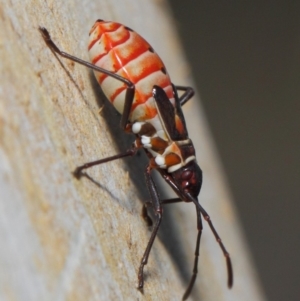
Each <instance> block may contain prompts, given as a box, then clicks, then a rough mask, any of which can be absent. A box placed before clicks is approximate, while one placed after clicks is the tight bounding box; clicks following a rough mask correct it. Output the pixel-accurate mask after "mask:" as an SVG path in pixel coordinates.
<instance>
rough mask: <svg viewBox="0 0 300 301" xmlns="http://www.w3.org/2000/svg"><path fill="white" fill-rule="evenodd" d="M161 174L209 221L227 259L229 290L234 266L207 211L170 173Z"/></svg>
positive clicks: (180, 195)
mask: <svg viewBox="0 0 300 301" xmlns="http://www.w3.org/2000/svg"><path fill="white" fill-rule="evenodd" d="M158 171H159V173H160V174H161V175H162V177H163V178H164V179H165V181H166V182H167V183H168V184H169V185H170V186H171V188H172V189H173V190H174V191H175V193H176V194H177V195H178V196H179V197H180V198H182V200H184V201H186V202H193V203H194V204H195V206H196V208H197V210H199V211H200V212H201V214H202V216H203V217H204V219H205V220H206V221H207V223H208V225H209V227H210V229H211V231H212V232H213V234H214V236H215V238H216V241H217V242H218V244H219V246H220V248H221V250H222V252H223V255H224V257H225V259H226V265H227V277H228V281H227V285H228V287H229V288H231V287H232V285H233V270H232V264H231V259H230V255H229V253H228V252H227V250H226V248H225V246H224V244H223V242H222V240H221V238H220V236H219V234H218V232H217V231H216V229H215V227H214V226H213V223H212V221H211V218H210V216H209V215H208V213H207V212H206V211H205V209H204V208H203V207H202V206H201V205H200V203H199V202H198V200H197V199H195V198H194V197H193V196H192V195H190V194H189V193H185V192H184V191H182V190H181V189H180V188H179V187H178V186H177V185H176V183H175V182H174V180H173V179H172V177H170V176H169V175H168V173H167V172H166V171H164V170H163V169H158Z"/></svg>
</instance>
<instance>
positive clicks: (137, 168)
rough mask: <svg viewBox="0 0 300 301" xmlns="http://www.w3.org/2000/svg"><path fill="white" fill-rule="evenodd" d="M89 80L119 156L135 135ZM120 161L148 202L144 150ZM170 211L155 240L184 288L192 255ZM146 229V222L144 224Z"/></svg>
mask: <svg viewBox="0 0 300 301" xmlns="http://www.w3.org/2000/svg"><path fill="white" fill-rule="evenodd" d="M89 77H90V82H91V84H92V90H93V93H94V97H95V100H96V102H97V105H98V107H99V108H102V109H101V117H99V118H103V119H104V120H105V122H106V124H107V128H108V131H109V133H110V135H111V136H112V137H114V141H115V146H116V148H117V150H116V154H118V153H122V152H124V151H125V150H127V149H129V148H130V146H131V145H132V143H133V141H134V136H133V135H128V134H126V133H124V131H123V130H122V129H121V127H120V120H121V116H120V114H119V113H118V112H117V111H116V109H115V108H114V107H113V106H112V105H111V104H110V102H109V101H108V100H107V98H106V96H105V95H104V93H103V92H102V89H101V87H100V86H99V84H98V82H97V80H96V78H95V76H94V74H93V73H92V72H90V73H89ZM99 159H101V158H99ZM123 162H124V163H125V166H126V170H127V171H128V172H129V177H130V181H132V183H133V185H134V186H135V187H136V190H137V192H138V195H137V200H140V201H141V202H146V201H148V200H150V195H149V193H148V191H147V187H146V183H145V176H144V169H145V166H146V165H147V163H148V158H147V156H146V155H145V153H144V152H143V150H142V149H141V150H140V151H139V152H138V153H137V154H136V155H135V156H133V157H132V158H125V159H123ZM133 163H134V164H133ZM108 164H109V163H108ZM95 168H97V167H95ZM98 168H101V167H98ZM82 176H83V177H85V178H87V179H88V180H90V181H91V182H93V183H94V184H95V185H97V186H98V187H99V188H101V189H105V190H106V191H107V192H108V194H109V195H111V196H112V197H113V198H115V197H114V196H113V193H112V192H111V191H110V190H109V188H105V187H106V186H105V183H100V182H99V181H98V180H96V179H94V178H92V177H91V176H89V174H88V173H83V174H82ZM154 178H155V183H156V186H157V188H158V190H159V191H160V192H162V185H160V181H162V182H163V179H162V178H161V177H158V176H154ZM162 194H163V193H162ZM137 206H139V205H138V202H137ZM191 206H192V204H191ZM140 208H141V210H142V206H140ZM173 208H174V206H172V205H167V206H164V214H163V220H162V225H161V227H160V229H159V232H158V236H157V238H156V239H159V240H160V241H161V242H162V244H163V245H164V247H165V248H166V250H167V252H168V254H169V255H170V259H171V260H172V261H173V263H174V265H175V266H176V268H177V273H178V274H179V275H180V277H181V278H182V281H183V282H184V284H185V285H187V284H188V283H189V280H190V276H191V273H192V259H193V255H194V254H193V253H192V254H188V253H187V252H186V251H185V248H184V245H183V244H182V240H181V239H180V236H178V233H180V232H179V231H178V228H179V227H180V225H179V226H178V223H176V217H175V212H174V210H173ZM149 215H150V216H151V217H153V213H152V210H151V209H150V210H149ZM141 219H142V217H141ZM145 227H147V224H146V222H145ZM196 233H197V227H196V222H195V238H196ZM145 247H146V246H145ZM151 255H152V256H151ZM151 255H150V257H151V258H155V249H153V250H152V252H151ZM140 256H141V257H142V254H140ZM150 260H151V259H150ZM152 260H153V259H152ZM148 275H149V272H147V270H146V271H145V279H146V278H148V277H147V276H148ZM197 293H198V295H199V291H198V290H197V287H195V288H194V291H193V294H197Z"/></svg>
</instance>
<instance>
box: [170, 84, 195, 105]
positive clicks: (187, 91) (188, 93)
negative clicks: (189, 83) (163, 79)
mask: <svg viewBox="0 0 300 301" xmlns="http://www.w3.org/2000/svg"><path fill="white" fill-rule="evenodd" d="M174 87H175V88H176V90H177V91H178V90H179V91H184V93H183V94H182V95H181V96H180V97H179V101H180V105H181V106H183V105H184V104H185V103H187V102H188V101H189V100H190V99H191V98H192V97H193V96H194V94H195V91H194V89H193V88H192V87H185V86H174Z"/></svg>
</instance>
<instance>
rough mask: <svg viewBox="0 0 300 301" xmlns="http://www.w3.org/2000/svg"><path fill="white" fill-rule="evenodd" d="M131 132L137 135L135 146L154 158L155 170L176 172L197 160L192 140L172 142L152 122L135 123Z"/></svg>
mask: <svg viewBox="0 0 300 301" xmlns="http://www.w3.org/2000/svg"><path fill="white" fill-rule="evenodd" d="M131 131H132V133H134V134H136V135H137V139H136V141H135V145H136V146H137V147H143V148H145V149H146V150H147V151H148V153H149V154H150V155H151V156H152V160H151V161H152V165H153V167H154V168H163V169H167V170H168V172H174V171H176V170H178V169H180V168H181V167H183V166H185V165H186V164H188V163H189V162H191V161H193V160H195V159H196V157H195V149H194V146H193V143H192V141H191V140H190V139H186V140H180V141H172V140H171V139H170V138H169V137H168V135H167V134H166V132H165V131H164V130H163V129H159V130H157V129H156V128H155V127H154V126H153V124H152V123H150V122H134V123H133V124H132V126H131Z"/></svg>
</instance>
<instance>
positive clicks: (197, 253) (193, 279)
mask: <svg viewBox="0 0 300 301" xmlns="http://www.w3.org/2000/svg"><path fill="white" fill-rule="evenodd" d="M196 211H197V228H198V234H197V242H196V249H195V260H194V268H193V275H192V278H191V280H190V283H189V286H188V288H187V289H186V291H185V293H184V295H183V297H182V300H186V299H187V298H188V296H189V295H190V293H191V291H192V289H193V286H194V283H195V281H196V278H197V274H198V259H199V249H200V238H201V234H202V229H203V226H202V219H201V212H200V210H199V209H198V208H197V206H196Z"/></svg>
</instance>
